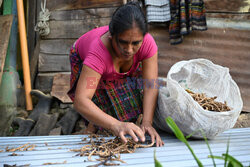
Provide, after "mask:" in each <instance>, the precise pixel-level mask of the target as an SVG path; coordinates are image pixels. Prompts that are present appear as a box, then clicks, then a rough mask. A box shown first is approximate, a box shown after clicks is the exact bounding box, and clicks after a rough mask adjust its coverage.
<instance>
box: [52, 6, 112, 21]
mask: <svg viewBox="0 0 250 167" xmlns="http://www.w3.org/2000/svg"><path fill="white" fill-rule="evenodd" d="M115 9H116V7H109V8H91V9H81V10H70V11H68V10H66V11H61V10H59V11H52V12H51V15H50V20H84V19H94V18H110V17H111V16H112V14H113V12H114V11H115Z"/></svg>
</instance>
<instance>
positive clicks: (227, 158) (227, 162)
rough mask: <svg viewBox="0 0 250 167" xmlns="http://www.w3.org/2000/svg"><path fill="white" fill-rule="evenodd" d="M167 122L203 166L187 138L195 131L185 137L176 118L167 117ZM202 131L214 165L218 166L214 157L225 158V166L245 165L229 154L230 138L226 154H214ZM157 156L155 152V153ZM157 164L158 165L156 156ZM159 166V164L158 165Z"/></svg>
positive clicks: (200, 165) (199, 164)
mask: <svg viewBox="0 0 250 167" xmlns="http://www.w3.org/2000/svg"><path fill="white" fill-rule="evenodd" d="M166 122H167V124H168V126H169V127H170V129H171V130H172V131H173V132H174V134H175V136H176V137H177V138H178V139H179V140H180V141H182V142H183V143H184V144H185V145H186V146H187V147H188V149H189V151H190V152H191V153H192V155H193V157H194V159H195V160H196V162H197V164H198V166H199V167H203V165H202V163H201V162H200V160H199V159H198V158H197V157H196V155H195V154H194V152H193V149H192V148H191V146H190V145H189V143H188V141H187V138H189V137H191V136H192V135H193V134H194V133H195V132H194V133H192V134H191V135H188V136H187V137H185V136H184V135H183V133H182V131H181V130H180V129H179V127H178V126H177V125H176V124H175V122H174V120H173V119H172V118H171V117H167V118H166ZM201 132H202V135H203V137H204V139H205V142H206V144H207V146H208V149H209V152H210V154H211V155H209V156H208V157H209V158H212V160H213V165H214V166H216V164H215V161H214V159H221V160H224V161H225V163H224V167H243V165H242V163H240V162H239V161H238V160H236V159H235V158H234V157H232V156H231V155H229V154H228V152H229V140H228V143H227V150H226V154H222V156H213V154H212V150H211V148H210V146H209V144H208V141H207V138H206V136H205V134H204V133H203V131H201ZM154 157H155V154H154ZM155 166H156V157H155ZM156 167H158V166H156Z"/></svg>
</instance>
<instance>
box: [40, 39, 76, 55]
mask: <svg viewBox="0 0 250 167" xmlns="http://www.w3.org/2000/svg"><path fill="white" fill-rule="evenodd" d="M75 41H76V39H54V40H41V42H40V53H45V54H58V55H59V54H63V55H67V54H69V51H70V47H71V45H72V44H73V43H74V42H75Z"/></svg>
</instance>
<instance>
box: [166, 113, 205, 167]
mask: <svg viewBox="0 0 250 167" xmlns="http://www.w3.org/2000/svg"><path fill="white" fill-rule="evenodd" d="M166 122H167V124H168V126H169V127H170V129H171V130H172V131H173V132H174V134H175V136H176V137H177V138H178V139H179V140H180V141H182V142H183V143H185V145H186V146H187V147H188V149H189V151H190V152H191V153H192V155H193V157H194V159H195V160H196V162H197V164H198V166H199V167H203V165H202V163H201V162H200V160H199V159H198V158H197V157H196V155H195V154H194V151H193V149H192V148H191V147H190V145H189V143H188V141H187V139H186V138H185V136H184V135H183V133H182V131H181V130H180V129H179V127H178V126H177V125H176V124H175V122H174V120H173V119H172V118H171V117H167V118H166Z"/></svg>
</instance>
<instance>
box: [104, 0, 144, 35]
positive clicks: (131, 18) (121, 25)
mask: <svg viewBox="0 0 250 167" xmlns="http://www.w3.org/2000/svg"><path fill="white" fill-rule="evenodd" d="M133 23H135V24H136V26H137V27H138V28H139V29H140V30H141V32H142V34H143V36H144V35H145V34H146V33H147V32H148V28H147V22H146V18H145V15H144V14H143V12H142V9H141V7H140V5H139V4H138V3H136V2H128V3H127V4H125V5H123V6H121V7H119V8H118V9H116V11H115V12H114V13H113V16H112V19H111V21H110V23H109V31H110V33H111V35H112V36H113V35H118V34H120V33H122V32H124V31H126V30H129V29H131V28H132V27H133Z"/></svg>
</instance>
